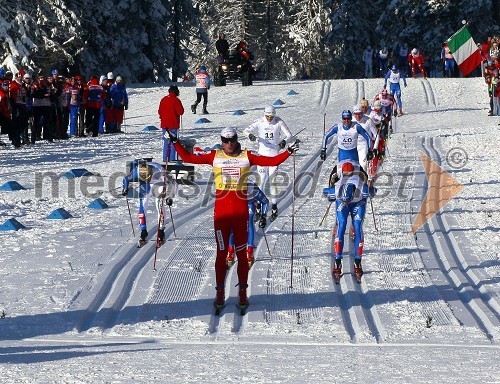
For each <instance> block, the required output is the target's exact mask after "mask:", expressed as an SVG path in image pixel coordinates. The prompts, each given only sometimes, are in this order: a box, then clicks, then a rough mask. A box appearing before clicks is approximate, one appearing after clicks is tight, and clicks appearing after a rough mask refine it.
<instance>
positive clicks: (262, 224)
mask: <svg viewBox="0 0 500 384" xmlns="http://www.w3.org/2000/svg"><path fill="white" fill-rule="evenodd" d="M266 224H267V219H266V215H265V214H264V215H262V216H261V217H260V220H259V228H262V229H264V228H265V227H266Z"/></svg>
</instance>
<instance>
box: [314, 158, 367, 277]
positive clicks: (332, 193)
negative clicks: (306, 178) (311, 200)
mask: <svg viewBox="0 0 500 384" xmlns="http://www.w3.org/2000/svg"><path fill="white" fill-rule="evenodd" d="M340 175H341V176H340V180H339V181H338V182H337V183H336V184H335V185H334V186H333V187H329V188H325V189H324V190H323V194H324V195H325V196H326V197H327V198H328V200H329V201H335V205H336V207H337V209H336V213H337V231H336V233H335V241H334V250H333V251H334V254H335V266H334V268H333V271H332V272H333V276H334V278H335V282H336V283H337V284H338V282H339V279H340V276H341V274H342V257H343V256H342V251H343V248H344V234H345V231H346V228H347V221H348V219H349V216H350V217H351V219H352V225H353V226H354V249H355V253H354V273H355V275H356V278H357V280H358V282H359V281H360V279H361V276H362V275H363V269H362V266H361V258H362V255H363V242H364V236H363V220H364V217H365V211H366V200H367V198H368V197H369V196H370V197H373V196H375V193H376V190H375V188H373V187H372V188H369V187H368V184H367V180H366V174H365V173H364V172H362V171H361V170H360V168H359V166H358V165H357V164H353V163H351V162H348V161H346V162H344V163H343V164H342V168H341V172H340Z"/></svg>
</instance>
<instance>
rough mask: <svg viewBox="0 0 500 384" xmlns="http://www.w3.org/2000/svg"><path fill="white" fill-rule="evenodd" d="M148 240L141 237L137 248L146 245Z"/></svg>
mask: <svg viewBox="0 0 500 384" xmlns="http://www.w3.org/2000/svg"><path fill="white" fill-rule="evenodd" d="M147 242H148V241H147V240H143V239H139V241H138V242H137V248H142V247H144V245H146V243H147Z"/></svg>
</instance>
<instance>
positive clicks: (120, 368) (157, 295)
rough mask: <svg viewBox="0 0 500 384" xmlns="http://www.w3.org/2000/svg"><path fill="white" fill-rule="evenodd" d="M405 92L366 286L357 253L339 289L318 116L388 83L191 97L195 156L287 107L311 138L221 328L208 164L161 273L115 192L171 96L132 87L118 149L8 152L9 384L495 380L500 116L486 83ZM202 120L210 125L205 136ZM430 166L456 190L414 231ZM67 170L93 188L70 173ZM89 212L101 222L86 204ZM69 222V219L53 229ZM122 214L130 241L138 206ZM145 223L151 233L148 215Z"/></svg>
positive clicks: (264, 86) (0, 285) (371, 232)
mask: <svg viewBox="0 0 500 384" xmlns="http://www.w3.org/2000/svg"><path fill="white" fill-rule="evenodd" d="M408 83H409V84H408V87H407V88H404V90H403V96H404V110H405V115H404V116H402V117H400V118H398V119H397V121H396V123H395V132H394V134H393V135H392V138H391V140H390V142H389V154H388V157H387V158H386V161H385V162H384V164H383V172H384V176H382V177H381V178H380V180H379V195H378V196H377V197H376V198H375V199H374V200H373V211H374V216H372V208H371V207H369V208H368V210H367V215H366V218H365V225H364V231H365V256H364V269H365V270H366V274H365V275H364V277H363V281H362V283H361V284H357V283H356V282H355V281H354V278H353V276H352V275H351V272H352V266H351V263H352V260H350V258H349V256H348V253H349V249H348V246H347V245H346V250H345V253H346V258H345V261H344V272H345V274H344V276H343V277H342V280H341V284H340V285H335V284H334V283H333V282H332V278H331V273H330V271H331V256H330V249H331V241H332V229H333V225H334V217H333V214H332V213H331V212H330V214H329V216H328V218H327V220H326V224H323V225H322V226H319V223H320V221H321V218H322V217H323V215H324V213H325V210H326V208H327V206H328V204H327V202H326V201H325V199H324V198H323V197H322V195H321V192H322V189H323V187H324V186H326V184H327V179H328V175H329V173H330V171H331V168H332V164H333V161H334V157H335V156H334V154H335V148H334V145H330V147H329V157H328V159H327V161H326V162H325V163H324V164H323V165H322V166H321V167H320V163H318V160H319V150H320V146H321V137H322V135H323V130H324V127H323V117H324V114H326V125H327V128H328V127H330V126H331V125H332V124H333V123H334V122H336V121H338V118H339V116H340V113H341V111H342V110H343V109H346V108H349V109H351V108H352V106H353V105H354V104H355V102H356V101H357V100H359V99H360V98H361V97H363V96H365V97H366V98H368V99H372V98H373V97H374V96H375V94H376V92H378V91H380V90H381V88H382V85H383V83H382V81H380V80H376V79H374V80H335V81H326V80H324V81H295V82H256V83H255V84H254V86H252V87H248V88H242V87H241V85H240V84H236V83H232V84H228V86H226V87H221V88H212V89H211V90H210V93H209V99H210V101H209V105H208V110H209V111H210V115H208V116H200V115H193V114H191V113H190V111H189V106H190V104H191V103H192V102H193V101H194V88H193V87H192V86H191V87H186V88H183V87H181V95H180V97H181V99H182V101H183V103H184V107H185V108H186V114H185V115H184V117H183V121H182V129H181V136H182V137H183V138H194V139H196V140H197V145H199V146H200V147H202V148H203V147H207V146H213V145H214V144H216V143H218V141H219V132H220V130H221V129H222V128H223V127H225V126H229V125H234V126H237V127H238V128H239V129H243V128H245V127H246V126H247V125H248V124H250V123H251V122H253V121H254V120H255V119H256V118H257V117H259V116H261V114H262V113H263V109H264V107H265V105H267V104H272V103H274V102H275V101H276V100H278V99H280V100H282V101H283V102H284V104H283V105H282V106H281V107H279V108H278V115H279V116H281V117H282V118H283V119H284V120H285V121H286V122H287V124H288V126H289V127H290V129H291V131H292V132H294V133H295V132H298V131H300V130H301V129H303V128H305V130H304V131H303V132H302V133H300V135H299V137H300V139H301V140H302V144H301V149H300V151H299V153H298V154H297V156H296V163H295V174H296V178H297V179H298V178H299V177H300V180H301V181H300V182H299V185H298V190H299V193H300V196H298V197H297V198H296V199H295V201H294V202H293V204H292V193H291V188H290V182H291V181H292V179H293V166H294V164H293V160H292V158H290V159H289V160H287V161H286V162H285V163H284V164H283V165H282V166H280V170H281V171H282V172H283V176H282V181H283V187H282V188H281V190H282V191H283V196H282V197H281V198H280V203H279V206H280V209H281V213H280V216H279V217H278V219H277V220H276V221H275V222H273V223H271V224H270V225H269V226H268V227H267V228H266V237H267V241H268V243H269V248H270V254H269V252H268V250H267V247H266V245H265V242H264V238H263V237H262V232H261V231H259V232H258V235H257V241H258V249H257V252H256V258H257V261H256V264H255V265H254V266H253V268H252V269H251V272H250V277H249V281H250V287H249V289H250V290H249V294H250V297H249V299H250V303H251V305H250V307H249V311H248V314H247V315H246V316H244V317H241V316H240V315H239V313H238V311H237V308H236V306H235V303H236V301H237V288H235V284H236V283H237V276H236V272H235V270H236V268H234V267H233V268H232V269H231V270H230V271H229V273H228V281H227V293H226V297H227V301H228V305H227V306H226V308H225V310H224V312H223V313H222V315H221V316H220V317H216V316H214V315H213V306H212V302H213V298H214V294H215V290H214V268H213V264H214V256H215V252H214V251H215V244H214V238H213V227H212V206H213V205H212V201H213V200H212V196H211V186H210V185H209V184H208V183H207V181H208V179H209V176H210V172H211V169H210V167H208V166H197V167H196V172H197V179H196V181H197V185H196V186H195V187H187V186H183V187H181V188H180V191H179V197H177V198H176V200H175V202H174V205H173V207H172V212H173V217H174V224H175V230H176V236H174V234H173V231H172V227H171V225H170V218H168V230H167V236H168V241H167V242H166V244H165V245H164V246H163V247H162V248H161V249H160V250H159V252H158V259H157V271H153V256H154V242H150V243H148V244H147V245H146V246H144V247H143V248H141V249H137V248H136V245H135V244H136V241H137V238H134V237H133V235H132V230H131V225H130V218H129V214H128V210H127V205H126V202H125V199H124V198H123V197H122V196H120V195H119V191H120V189H117V190H116V189H115V188H116V187H119V186H120V185H121V177H122V176H123V175H124V173H125V172H126V163H127V161H130V160H133V159H136V158H142V157H153V159H154V160H157V161H160V160H161V141H160V133H159V132H158V131H143V128H144V127H145V126H148V125H155V126H158V125H159V121H158V116H157V108H158V104H159V101H160V99H161V97H163V96H164V95H165V93H166V90H167V88H168V85H164V86H141V85H136V86H131V87H129V95H130V108H129V110H128V111H127V116H126V123H125V126H124V129H125V130H126V134H123V135H103V136H100V137H98V138H84V139H73V140H70V141H63V142H60V143H54V144H49V143H46V142H38V143H37V144H36V145H33V146H29V147H24V148H23V149H22V150H13V149H12V148H10V147H9V148H6V149H0V185H3V184H4V183H6V182H8V181H13V180H15V181H17V182H19V183H20V184H21V185H23V186H24V187H25V188H26V190H21V191H0V224H2V223H4V222H5V221H6V220H7V219H11V218H15V219H17V220H18V221H19V222H20V223H22V224H23V225H24V226H26V229H25V230H19V231H5V232H0V242H1V245H2V246H1V248H0V313H2V311H3V315H2V318H1V319H0V340H1V342H0V376H1V381H2V383H33V382H44V383H45V382H57V383H59V382H68V383H75V382H82V383H84V382H85V383H87V382H89V383H90V382H92V383H96V382H125V383H138V382H140V383H146V382H148V383H149V382H169V383H177V382H182V383H188V382H193V383H194V382H196V383H212V382H213V383H215V382H217V383H224V382H237V383H241V382H243V383H245V382H251V383H332V382H338V383H344V382H381V383H403V382H404V383H434V382H444V383H459V382H463V383H465V382H467V383H494V382H495V383H499V382H500V368H499V361H500V360H499V356H500V353H499V352H500V350H499V344H498V343H499V342H500V313H499V312H500V311H499V308H500V297H499V292H500V252H499V249H500V234H499V226H498V220H499V218H500V217H499V208H498V207H499V206H500V197H499V193H498V187H499V181H498V161H497V160H496V159H497V158H498V145H497V144H495V143H497V141H498V140H499V139H500V134H499V131H500V127H499V123H500V119H499V118H498V117H488V116H487V101H488V99H487V93H486V90H485V86H484V84H483V82H482V80H481V79H429V80H428V81H424V80H422V79H409V80H408ZM182 85H184V84H181V86H182ZM290 90H294V91H295V92H297V94H295V95H290V94H288V92H289V91H290ZM236 110H242V111H244V112H245V114H243V115H239V116H238V115H234V114H233V113H234V112H235V111H236ZM201 117H207V118H208V119H209V120H210V122H209V123H205V124H197V123H196V121H197V120H198V119H199V118H201ZM4 139H5V137H4ZM241 142H242V145H243V146H244V147H247V148H254V149H255V148H256V144H255V143H252V142H250V141H248V140H246V139H242V140H241ZM421 154H425V155H426V156H428V157H430V158H431V159H432V160H433V161H434V162H435V163H436V164H438V165H440V166H441V167H442V168H444V169H445V170H446V171H448V172H449V174H450V175H451V176H452V177H453V178H455V179H456V180H457V181H458V182H459V183H461V184H462V185H463V186H464V188H463V190H462V191H461V192H460V193H459V194H458V195H457V196H456V197H455V198H454V199H453V200H451V201H450V202H449V203H448V204H447V205H446V206H445V207H444V208H443V209H442V210H441V211H440V212H439V213H438V214H437V215H436V216H434V217H433V219H432V220H431V221H430V222H429V223H428V224H425V225H424V226H423V227H421V228H420V229H419V230H418V231H417V232H416V233H415V234H412V233H410V230H411V227H412V224H413V221H414V219H415V217H416V215H417V213H418V211H419V209H420V204H421V202H422V200H423V199H424V196H425V193H426V191H427V189H428V182H427V178H426V175H425V171H424V168H423V164H422V161H421V156H420V155H421ZM75 168H86V169H87V170H88V171H90V172H92V173H93V174H96V175H99V176H92V177H82V178H77V179H65V178H60V177H59V176H60V175H61V174H64V173H65V172H67V171H68V170H70V169H75ZM444 188H445V187H442V189H443V190H444ZM97 197H101V198H102V199H103V200H104V201H105V202H106V203H107V204H108V205H109V208H108V209H103V210H95V209H90V208H88V207H87V205H88V204H89V203H90V202H91V201H93V200H94V199H95V198H97ZM443 198H444V197H443ZM292 206H294V207H295V214H294V226H295V228H294V252H293V255H294V260H293V271H292V264H291V259H290V256H291V244H292V230H291V223H292V220H291V218H292ZM59 208H64V209H65V210H67V211H68V212H69V213H70V214H71V215H72V218H69V219H66V220H49V219H47V218H46V217H47V216H48V215H49V214H50V213H51V212H53V211H54V210H56V209H59ZM131 208H132V212H133V219H134V225H135V224H136V211H137V200H136V199H133V200H131ZM151 209H153V208H152V206H151ZM149 217H150V219H149V227H150V233H154V230H155V228H156V225H155V223H154V222H155V217H156V212H153V211H151V215H150V216H149ZM374 218H375V220H376V224H377V229H378V230H376V229H375V226H374V222H373V220H374ZM136 232H137V229H136ZM347 243H349V242H346V244H347ZM292 272H293V273H292ZM292 276H293V277H292Z"/></svg>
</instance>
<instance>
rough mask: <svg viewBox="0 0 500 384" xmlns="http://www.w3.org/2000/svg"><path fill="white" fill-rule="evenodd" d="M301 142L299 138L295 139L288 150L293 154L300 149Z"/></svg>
mask: <svg viewBox="0 0 500 384" xmlns="http://www.w3.org/2000/svg"><path fill="white" fill-rule="evenodd" d="M299 143H300V140H299V139H297V140H295V142H294V143H293V144H292V145H290V146H289V147H288V148H287V151H288V152H290V153H291V154H294V153H295V152H297V151H298V150H299Z"/></svg>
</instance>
